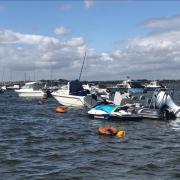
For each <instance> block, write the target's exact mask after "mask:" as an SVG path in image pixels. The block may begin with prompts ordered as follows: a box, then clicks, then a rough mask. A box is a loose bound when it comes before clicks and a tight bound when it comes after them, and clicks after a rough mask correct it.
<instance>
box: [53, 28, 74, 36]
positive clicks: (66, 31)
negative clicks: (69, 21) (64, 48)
mask: <svg viewBox="0 0 180 180" xmlns="http://www.w3.org/2000/svg"><path fill="white" fill-rule="evenodd" d="M54 33H55V34H57V35H66V34H70V33H71V30H70V29H67V28H65V27H64V26H60V27H57V28H55V29H54Z"/></svg>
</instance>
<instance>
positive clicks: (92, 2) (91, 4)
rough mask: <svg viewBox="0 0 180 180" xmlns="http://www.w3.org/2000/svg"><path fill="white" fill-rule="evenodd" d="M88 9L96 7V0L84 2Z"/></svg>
mask: <svg viewBox="0 0 180 180" xmlns="http://www.w3.org/2000/svg"><path fill="white" fill-rule="evenodd" d="M84 3H85V6H86V8H90V7H92V6H93V5H94V3H95V0H84Z"/></svg>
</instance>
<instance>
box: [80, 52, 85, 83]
mask: <svg viewBox="0 0 180 180" xmlns="http://www.w3.org/2000/svg"><path fill="white" fill-rule="evenodd" d="M85 59H86V51H85V54H84V59H83V63H82V66H81V71H80V74H79V81H80V79H81V74H82V71H83V67H84V62H85Z"/></svg>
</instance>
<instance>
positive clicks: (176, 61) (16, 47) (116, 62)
mask: <svg viewBox="0 0 180 180" xmlns="http://www.w3.org/2000/svg"><path fill="white" fill-rule="evenodd" d="M162 21H163V22H164V19H162ZM159 23H160V24H161V22H160V21H159ZM170 24H171V21H169V25H168V26H171V27H172V25H170ZM172 24H174V21H172ZM164 27H165V26H163V27H162V28H161V29H164ZM149 28H150V27H149ZM150 29H151V28H150ZM154 29H155V28H154ZM0 45H1V48H0V61H1V64H2V66H1V67H3V66H4V67H6V68H7V69H11V70H13V71H15V72H16V77H17V78H18V77H19V79H22V77H23V76H22V74H24V72H25V71H26V72H28V73H31V74H33V73H32V72H33V70H34V67H36V71H37V72H38V75H39V77H38V78H39V79H42V78H44V79H47V78H49V72H50V67H51V66H52V69H53V78H66V79H75V78H78V75H79V71H80V68H81V64H82V60H83V57H84V53H85V51H86V53H87V57H86V61H85V65H84V70H83V74H82V79H84V80H115V79H117V80H118V79H122V78H124V77H126V76H127V75H129V76H130V77H131V78H132V79H142V78H147V79H179V77H180V71H179V69H180V29H178V28H175V29H171V28H169V29H166V31H159V28H158V29H157V31H155V30H154V32H153V33H149V34H147V35H146V36H142V37H140V36H139V37H134V38H131V39H128V40H127V42H126V46H125V47H124V48H123V47H122V45H121V44H120V45H119V47H118V46H116V49H113V50H112V51H111V52H97V51H96V49H95V48H93V47H92V48H91V47H87V44H86V41H85V39H84V38H83V37H74V38H72V39H68V40H66V41H64V42H60V41H59V39H56V38H53V37H48V36H40V35H30V34H22V33H18V32H13V31H9V30H3V31H2V30H1V31H0ZM7 77H8V76H7Z"/></svg>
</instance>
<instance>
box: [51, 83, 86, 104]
mask: <svg viewBox="0 0 180 180" xmlns="http://www.w3.org/2000/svg"><path fill="white" fill-rule="evenodd" d="M88 94H90V92H89V90H86V89H84V88H83V86H82V84H81V82H80V81H78V80H74V81H70V82H68V84H67V85H65V86H62V87H61V88H60V89H59V90H57V91H54V92H52V96H53V97H54V98H55V99H56V100H57V101H58V102H59V103H60V104H62V105H64V106H74V107H82V106H86V96H88Z"/></svg>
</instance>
